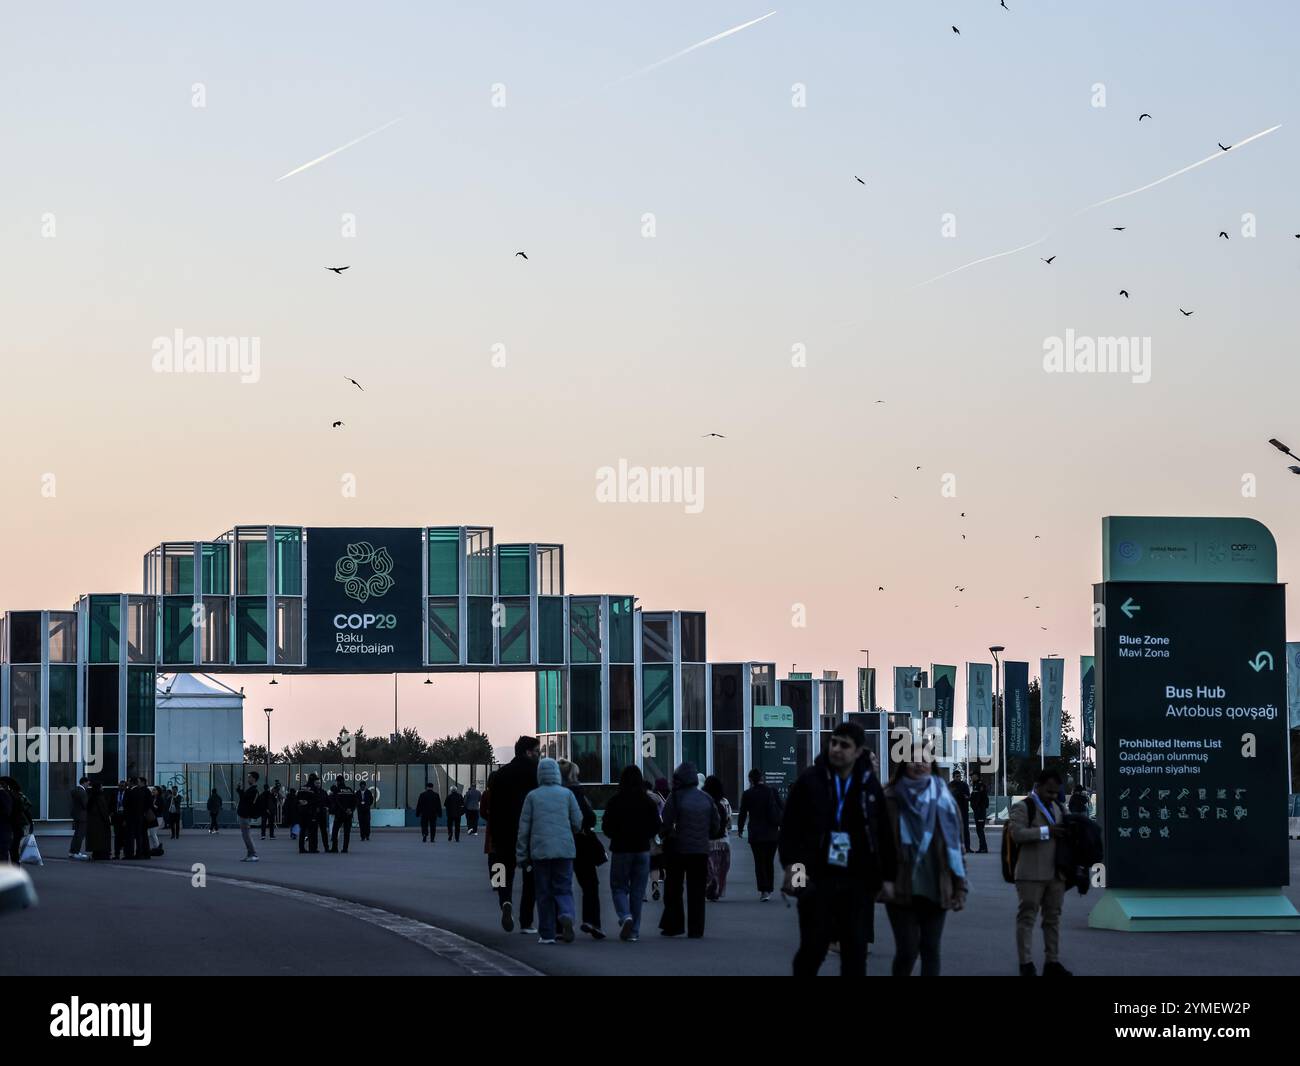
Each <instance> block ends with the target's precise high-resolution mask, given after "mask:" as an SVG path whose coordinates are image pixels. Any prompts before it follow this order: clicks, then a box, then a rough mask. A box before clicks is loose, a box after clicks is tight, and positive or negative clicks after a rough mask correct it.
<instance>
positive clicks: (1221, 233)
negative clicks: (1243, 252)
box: [1219, 229, 1228, 241]
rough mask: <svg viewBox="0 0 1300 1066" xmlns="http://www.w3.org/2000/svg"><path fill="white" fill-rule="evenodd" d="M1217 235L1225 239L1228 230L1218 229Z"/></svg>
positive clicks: (1226, 238)
mask: <svg viewBox="0 0 1300 1066" xmlns="http://www.w3.org/2000/svg"><path fill="white" fill-rule="evenodd" d="M1219 236H1220V237H1222V238H1223V239H1224V240H1225V241H1226V240H1228V231H1227V230H1224V229H1221V230H1219Z"/></svg>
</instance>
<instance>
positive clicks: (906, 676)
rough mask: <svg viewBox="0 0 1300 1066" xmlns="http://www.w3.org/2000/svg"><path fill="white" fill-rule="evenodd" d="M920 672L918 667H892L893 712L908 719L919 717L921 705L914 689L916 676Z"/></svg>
mask: <svg viewBox="0 0 1300 1066" xmlns="http://www.w3.org/2000/svg"><path fill="white" fill-rule="evenodd" d="M920 672H921V668H920V667H919V666H895V667H894V711H895V713H896V714H905V715H907V716H908V717H909V718H912V719H917V718H920V717H921V703H920V699H919V694H918V692H917V688H916V675H917V674H919V673H920Z"/></svg>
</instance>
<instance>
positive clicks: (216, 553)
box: [202, 544, 230, 596]
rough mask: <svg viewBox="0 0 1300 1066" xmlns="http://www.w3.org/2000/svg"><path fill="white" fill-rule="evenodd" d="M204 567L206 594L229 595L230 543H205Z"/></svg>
mask: <svg viewBox="0 0 1300 1066" xmlns="http://www.w3.org/2000/svg"><path fill="white" fill-rule="evenodd" d="M202 567H203V592H204V595H207V596H228V595H229V594H230V545H229V544H205V545H203V556H202Z"/></svg>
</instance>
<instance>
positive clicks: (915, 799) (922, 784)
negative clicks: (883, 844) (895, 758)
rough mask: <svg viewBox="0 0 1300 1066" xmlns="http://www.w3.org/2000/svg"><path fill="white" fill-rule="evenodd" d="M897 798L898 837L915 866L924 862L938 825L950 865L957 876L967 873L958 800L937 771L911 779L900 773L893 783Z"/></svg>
mask: <svg viewBox="0 0 1300 1066" xmlns="http://www.w3.org/2000/svg"><path fill="white" fill-rule="evenodd" d="M894 797H895V799H896V800H897V801H898V836H899V840H900V841H901V842H902V845H903V848H904V849H905V850H907V851H909V852H910V854H911V856H912V868H913V869H914V870H915V869H916V868H917V867H919V866H920V865H921V861H922V860H923V859H924V858H925V855H926V852H928V851H929V850H930V842H931V840H933V839H934V831H935V826H936V825H937V826H939V828H940V837H941V839H942V841H943V846H944V847H945V848H946V849H947V852H948V866H949V868H950V869H951V870H952V872H953V873H954V874H956V875H957V876H958V877H962V878H964V877H965V876H966V864H965V862H963V861H962V856H961V834H960V831H959V827H958V824H957V820H958V814H957V802H956V801H955V800H954V799H953V798H952V794H951V793H950V792H949V791H948V789H947V787H946V786H945V785H944V783H943V782H942V781H940V780H939V779H938V778H937V777H935V776H934V774H926V775H925V776H924V777H919V778H912V777H908V776H907V774H905V773H904V774H900V775H899V777H898V779H897V780H896V781H895V782H894Z"/></svg>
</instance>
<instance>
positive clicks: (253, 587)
mask: <svg viewBox="0 0 1300 1066" xmlns="http://www.w3.org/2000/svg"><path fill="white" fill-rule="evenodd" d="M236 558H237V559H238V562H239V587H238V589H237V591H238V592H239V593H240V594H241V595H245V594H246V595H249V596H265V595H266V541H265V540H241V541H240V542H239V544H238V551H237V552H236Z"/></svg>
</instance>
